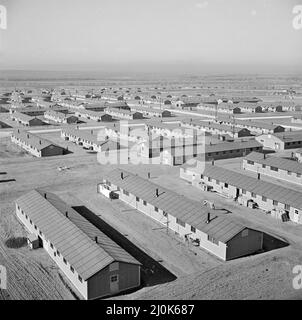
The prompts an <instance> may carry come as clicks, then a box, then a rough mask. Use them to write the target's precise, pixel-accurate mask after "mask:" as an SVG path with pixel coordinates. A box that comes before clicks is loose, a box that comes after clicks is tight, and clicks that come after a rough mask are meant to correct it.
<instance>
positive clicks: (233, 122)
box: [232, 115, 235, 138]
mask: <svg viewBox="0 0 302 320" xmlns="http://www.w3.org/2000/svg"><path fill="white" fill-rule="evenodd" d="M232 119H233V120H232V133H233V138H235V117H234V115H233V116H232Z"/></svg>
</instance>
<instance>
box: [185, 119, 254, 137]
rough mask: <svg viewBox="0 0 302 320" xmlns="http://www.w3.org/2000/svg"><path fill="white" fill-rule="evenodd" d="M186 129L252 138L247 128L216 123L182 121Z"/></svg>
mask: <svg viewBox="0 0 302 320" xmlns="http://www.w3.org/2000/svg"><path fill="white" fill-rule="evenodd" d="M182 125H183V126H184V127H188V128H192V129H197V130H201V131H206V132H207V133H210V134H212V135H222V134H224V135H225V134H227V135H229V136H231V137H233V138H241V137H248V136H251V132H250V131H249V130H248V129H246V128H237V127H236V126H235V125H233V126H228V125H223V124H218V123H215V122H211V121H209V122H207V121H199V120H190V121H182Z"/></svg>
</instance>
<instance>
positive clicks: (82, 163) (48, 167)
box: [0, 80, 302, 300]
mask: <svg viewBox="0 0 302 320" xmlns="http://www.w3.org/2000/svg"><path fill="white" fill-rule="evenodd" d="M137 81H138V80H135V81H134V80H133V83H134V84H133V86H136V85H137V83H136V82H137ZM221 81H222V80H221ZM226 81H228V80H226ZM45 83H46V84H45V85H49V83H51V82H45ZM54 83H56V84H57V82H54ZM214 83H215V86H216V85H217V80H215V81H214ZM39 85H40V86H42V83H40V84H39ZM43 85H44V83H43ZM88 85H89V86H91V84H88V83H87V86H88ZM100 85H105V84H104V83H101V84H100ZM129 85H130V84H129V82H128V83H127V86H129ZM222 85H223V86H225V85H226V82H224V81H222ZM63 86H65V84H64V83H62V87H63ZM75 86H76V87H78V84H75ZM131 86H132V84H131ZM141 86H142V88H143V87H144V85H141ZM145 86H146V88H145V89H146V90H147V89H148V88H147V86H149V84H147V85H145ZM215 86H214V85H213V84H209V86H208V87H207V88H204V89H203V90H200V89H198V90H196V89H194V90H191V89H188V90H187V93H188V94H193V93H194V92H195V93H196V92H199V93H200V92H202V93H203V94H205V95H208V94H209V93H211V92H212V91H213V90H214V89H215V90H216V91H217V92H218V91H219V90H217V88H215ZM232 86H233V87H234V83H233V84H232ZM239 86H241V82H240V81H239V82H238V90H237V91H236V90H235V89H234V90H233V89H232V90H231V89H229V91H228V90H227V89H223V91H224V92H228V93H229V94H232V95H234V96H236V95H239V94H240V91H242V90H241V89H239ZM259 86H261V84H259ZM85 87H86V85H85V86H83V88H85ZM256 87H257V88H258V84H257V83H255V90H253V91H248V93H242V94H246V95H248V94H252V95H254V96H259V97H262V98H263V99H264V100H265V99H267V101H270V100H271V99H278V98H275V97H273V98H270V97H269V95H268V92H270V91H273V89H271V90H266V91H265V90H263V91H262V90H260V89H259V90H258V89H256ZM234 88H235V87H234ZM161 91H162V92H163V96H164V95H165V94H168V93H172V94H178V93H181V94H183V93H185V92H186V91H185V90H184V89H175V90H174V91H173V90H171V89H169V90H166V91H163V90H161ZM251 92H252V93H251ZM199 113H200V114H201V113H202V114H205V116H206V115H213V114H212V113H206V112H199ZM265 115H268V114H265ZM270 115H271V116H272V117H274V116H276V114H270ZM280 115H281V116H284V115H285V116H286V115H288V113H282V114H280ZM280 115H278V116H280ZM291 115H292V114H291ZM246 116H248V117H249V116H251V117H255V118H258V117H259V116H263V114H256V115H240V117H246ZM191 117H192V116H188V115H185V114H177V115H176V116H175V118H173V120H176V121H178V120H183V119H187V118H191ZM198 119H201V117H198ZM169 120H171V119H169ZM0 121H3V122H5V123H7V124H8V125H10V126H12V127H13V128H16V127H21V128H24V127H23V126H21V125H18V124H16V123H15V122H13V121H11V120H10V116H9V115H7V114H6V115H5V114H1V115H0ZM259 121H260V120H259ZM268 121H270V122H272V121H273V122H274V123H280V124H282V123H284V125H290V120H288V119H273V120H268ZM141 122H142V121H141V120H136V121H133V122H132V123H141ZM96 125H99V124H97V123H96V122H94V121H85V123H84V124H81V125H80V126H81V127H89V126H96ZM46 127H47V129H57V128H59V127H58V126H46ZM34 129H43V130H44V129H46V128H45V126H44V127H40V128H34ZM11 130H12V129H5V130H1V132H0V173H1V175H0V180H5V181H6V182H4V183H0V265H3V266H5V267H6V269H7V274H8V289H7V290H0V300H2V299H7V300H11V299H16V300H25V299H29V300H36V299H41V300H42V299H50V300H66V299H68V300H71V299H78V298H79V297H78V295H77V293H76V290H75V289H74V288H73V286H72V285H71V284H70V282H69V281H68V280H67V279H66V277H65V276H64V275H63V274H62V272H61V271H60V270H59V269H58V267H57V266H56V265H55V264H54V263H53V261H52V259H51V258H50V257H49V256H48V254H47V253H46V252H45V251H44V250H43V249H38V250H35V251H31V250H30V249H29V248H28V247H27V245H26V243H25V237H26V231H25V230H24V228H23V227H22V225H21V224H20V223H19V222H18V221H17V219H16V217H15V209H14V201H15V200H16V199H17V198H18V197H19V196H21V195H23V194H25V193H26V192H29V191H30V190H32V189H34V188H44V189H46V190H48V191H51V192H55V193H56V194H58V195H59V196H60V197H62V198H63V199H64V200H65V201H66V202H67V203H69V204H70V205H71V206H85V207H87V208H88V209H89V210H91V211H92V212H94V213H95V214H96V215H97V216H99V217H100V218H102V219H103V220H104V221H105V222H107V223H109V224H110V225H111V226H112V227H114V228H115V229H116V230H117V231H119V232H120V233H121V234H122V235H123V236H124V237H125V238H127V239H129V240H130V241H131V242H133V244H134V245H135V246H137V247H138V248H139V249H141V251H143V252H144V253H146V254H147V255H148V256H150V257H151V258H152V259H154V260H155V261H156V262H158V263H160V264H161V265H162V266H163V267H164V268H166V269H167V270H168V271H169V272H170V273H171V274H173V275H174V276H175V280H173V281H169V282H166V283H161V284H157V285H149V286H146V287H144V288H142V289H141V290H138V291H136V292H134V293H131V294H127V295H124V296H118V297H115V298H114V299H151V300H156V299H302V290H300V291H297V290H294V289H293V285H292V281H293V278H294V276H295V275H294V274H293V272H292V270H293V267H294V266H295V265H302V250H301V249H302V226H299V225H296V224H294V223H291V222H287V223H282V222H281V221H279V220H276V219H274V218H272V217H270V216H268V215H266V214H264V212H262V211H261V210H252V209H249V208H245V207H242V206H239V205H238V204H237V203H235V202H234V201H232V200H228V199H225V198H223V197H221V196H219V195H217V194H215V193H211V192H203V191H200V190H198V189H196V188H194V187H192V186H191V185H190V184H188V183H186V182H185V181H182V180H181V179H179V168H177V167H175V168H172V167H168V166H159V165H153V166H151V165H127V166H125V169H126V170H129V171H133V172H136V173H137V174H139V175H141V176H143V177H146V176H147V172H150V173H151V179H152V181H153V182H155V183H158V184H160V185H162V186H165V187H167V188H169V189H171V190H174V191H176V192H179V193H181V194H183V195H185V196H187V197H189V198H191V199H193V200H197V201H200V203H202V202H203V200H204V199H207V200H210V201H213V202H214V203H215V205H216V207H218V208H224V209H227V210H229V211H230V213H229V214H230V216H231V218H233V219H235V220H238V221H240V222H242V223H244V224H246V225H247V226H250V227H251V228H255V229H258V230H262V231H263V232H266V233H268V234H271V235H273V236H276V237H277V238H280V239H282V240H283V241H286V242H287V243H289V245H288V246H286V247H284V248H280V249H276V250H272V251H269V252H265V253H262V254H258V255H253V256H249V257H244V258H241V259H236V260H233V261H229V262H223V261H221V260H219V259H218V258H216V257H215V256H213V255H211V254H209V253H207V252H205V251H203V250H202V249H200V248H196V247H193V246H188V245H187V244H185V243H184V242H183V241H182V240H181V239H180V238H178V237H177V236H176V235H175V234H174V233H173V232H172V231H168V232H167V229H166V228H165V227H163V226H162V225H160V224H159V223H157V222H155V221H153V220H151V219H150V218H148V217H146V216H145V215H143V214H142V213H140V212H138V211H136V210H134V209H132V208H130V207H128V206H126V205H125V204H124V203H122V202H121V201H119V200H115V201H110V200H108V199H106V198H104V197H103V196H101V195H99V194H97V193H96V186H97V183H99V182H100V181H101V178H102V175H103V174H104V173H105V172H108V171H110V170H111V169H113V168H115V167H116V166H115V165H106V166H104V165H101V164H99V163H98V162H97V156H96V155H95V154H92V153H89V152H87V151H86V150H84V149H83V148H81V147H79V146H76V145H74V144H72V143H70V142H66V141H64V140H63V139H61V138H60V133H59V132H47V133H39V134H41V136H43V137H45V138H47V139H50V140H51V141H53V142H54V143H57V144H59V145H61V146H64V147H66V146H68V149H69V150H70V151H71V152H72V153H71V154H69V155H65V156H61V157H50V158H45V159H37V158H34V157H32V156H30V155H28V154H26V153H25V152H23V151H22V150H21V149H20V148H19V147H17V146H15V145H13V144H11V143H10V140H9V138H8V137H6V136H5V135H7V133H8V132H10V131H11ZM241 160H242V159H240V158H239V159H232V160H223V161H217V163H216V164H217V165H220V166H225V167H227V168H230V169H233V170H240V161H241ZM59 167H66V170H63V171H60V170H58V168H59ZM264 179H270V178H264ZM276 183H280V184H282V185H284V182H282V181H277V182H276ZM285 185H286V184H285ZM288 186H289V187H290V185H289V184H288ZM297 188H298V187H297ZM301 190H302V187H301ZM12 244H13V245H12Z"/></svg>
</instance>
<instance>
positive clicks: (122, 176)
mask: <svg viewBox="0 0 302 320" xmlns="http://www.w3.org/2000/svg"><path fill="white" fill-rule="evenodd" d="M121 179H122V180H124V172H121Z"/></svg>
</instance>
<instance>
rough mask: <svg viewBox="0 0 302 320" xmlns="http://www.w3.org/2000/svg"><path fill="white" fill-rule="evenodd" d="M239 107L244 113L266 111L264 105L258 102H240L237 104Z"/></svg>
mask: <svg viewBox="0 0 302 320" xmlns="http://www.w3.org/2000/svg"><path fill="white" fill-rule="evenodd" d="M236 106H237V107H238V108H240V109H241V111H242V112H243V113H262V112H264V109H263V107H262V106H261V105H260V104H257V103H246V102H239V103H238V104H236Z"/></svg>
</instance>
